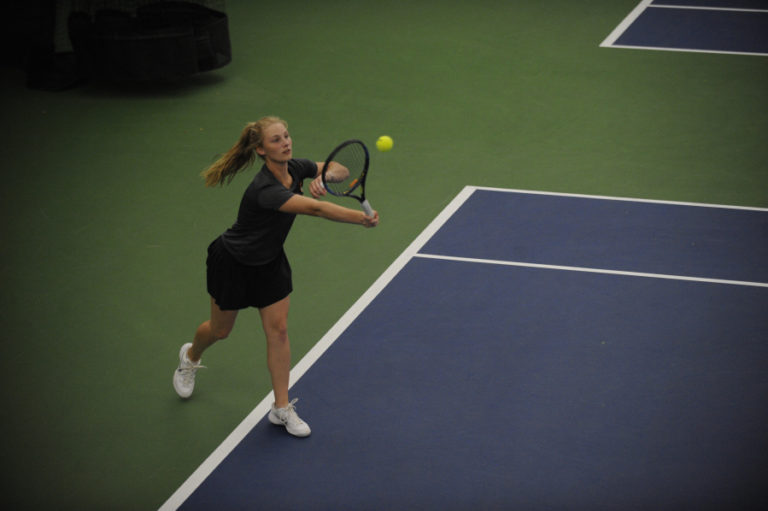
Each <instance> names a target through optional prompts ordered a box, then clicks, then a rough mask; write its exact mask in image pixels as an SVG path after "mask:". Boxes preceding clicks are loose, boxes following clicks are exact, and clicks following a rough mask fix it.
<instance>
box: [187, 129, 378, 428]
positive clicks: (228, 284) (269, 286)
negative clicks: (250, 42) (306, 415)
mask: <svg viewBox="0 0 768 511" xmlns="http://www.w3.org/2000/svg"><path fill="white" fill-rule="evenodd" d="M257 156H258V157H259V158H261V159H262V160H263V162H264V164H263V166H262V167H261V170H260V171H259V172H258V173H257V174H256V176H255V177H254V178H253V181H252V182H251V184H250V185H249V186H248V188H247V189H246V190H245V193H244V195H243V198H242V200H241V202H240V209H239V212H238V215H237V221H236V222H235V224H234V225H233V226H232V227H231V228H229V229H227V230H226V231H225V232H224V233H223V234H222V235H221V236H219V237H218V238H216V240H215V241H213V243H211V245H210V246H209V247H208V258H207V262H206V264H207V284H208V293H209V294H210V296H211V317H210V319H208V320H207V321H205V322H204V323H202V324H201V325H200V326H199V327H198V328H197V331H196V332H195V337H194V340H193V342H191V343H186V344H184V345H183V346H182V347H181V351H180V352H179V366H178V368H177V369H176V371H175V372H174V374H173V386H174V388H175V389H176V392H177V393H178V394H179V396H181V397H182V398H185V399H186V398H188V397H190V396H191V395H192V391H193V389H194V386H195V374H196V372H197V370H198V369H200V368H201V367H204V366H202V365H200V360H201V357H202V355H203V352H204V351H205V350H206V349H207V348H209V347H210V346H211V345H212V344H213V343H215V342H216V341H219V340H221V339H225V338H226V337H227V336H228V335H229V333H230V332H231V331H232V327H233V326H234V324H235V319H236V318H237V314H238V311H240V310H241V309H245V308H248V307H255V308H257V309H258V311H259V314H260V316H261V322H262V327H263V329H264V333H265V334H266V339H267V367H268V369H269V372H270V376H271V380H272V389H273V391H274V395H275V402H274V403H273V405H272V409H271V410H270V413H269V420H270V422H272V423H273V424H277V425H283V426H285V428H286V429H287V431H288V432H289V433H290V434H292V435H295V436H307V435H309V434H310V432H311V430H310V428H309V426H308V425H307V423H306V422H304V421H303V420H301V419H300V418H299V416H298V414H297V413H296V408H295V407H294V403H295V402H296V401H297V400H296V399H294V400H293V401H290V400H289V397H288V378H289V373H290V368H291V349H290V342H289V339H288V333H287V324H288V309H289V305H290V293H291V291H292V290H293V286H292V281H291V267H290V265H289V264H288V259H287V258H286V255H285V252H284V251H283V243H284V242H285V239H286V236H287V235H288V232H289V231H290V229H291V226H292V225H293V221H294V220H295V218H296V215H312V216H318V217H322V218H327V219H329V220H334V221H338V222H346V223H351V224H358V225H362V226H364V227H375V226H376V225H377V224H378V223H379V215H378V213H377V212H375V211H374V212H373V215H372V216H366V215H365V213H363V212H362V211H358V210H353V209H349V208H345V207H342V206H339V205H336V204H333V203H330V202H323V201H319V200H317V198H318V197H320V196H322V195H325V189H324V187H323V184H322V179H321V175H322V171H323V165H324V164H323V163H318V162H313V161H310V160H305V159H294V158H293V147H292V140H291V136H290V134H289V133H288V127H287V124H286V123H285V121H283V120H282V119H279V118H277V117H264V118H262V119H260V120H258V121H256V122H252V123H249V124H247V125H246V127H245V128H244V129H243V131H242V134H241V136H240V139H239V140H238V142H237V143H236V144H235V145H234V146H233V147H232V148H231V149H230V150H229V151H228V152H227V153H225V154H224V155H223V156H222V157H221V158H220V159H219V160H217V161H216V162H215V163H214V164H213V165H211V167H209V168H208V169H207V170H205V171H204V172H203V174H202V175H203V177H204V178H205V184H206V186H209V187H213V186H216V185H223V184H224V183H225V182H226V183H229V182H230V181H231V180H232V178H233V177H234V176H235V174H237V173H238V172H240V171H242V170H245V169H246V168H248V167H249V166H250V165H251V164H252V163H253V162H254V161H255V160H256V157H257ZM333 170H335V169H331V168H329V169H328V171H329V173H330V172H331V171H333ZM344 171H346V169H344V168H343V167H342V168H341V170H340V172H344ZM305 179H312V181H311V183H310V187H309V189H310V192H311V194H312V198H310V197H306V196H304V195H303V193H302V184H303V181H304V180H305Z"/></svg>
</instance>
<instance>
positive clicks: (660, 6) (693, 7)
mask: <svg viewBox="0 0 768 511" xmlns="http://www.w3.org/2000/svg"><path fill="white" fill-rule="evenodd" d="M648 7H650V8H651V9H688V10H692V11H732V12H768V9H739V8H736V7H704V6H696V5H675V4H653V5H649V6H648Z"/></svg>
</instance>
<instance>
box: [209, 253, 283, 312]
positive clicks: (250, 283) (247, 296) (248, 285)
mask: <svg viewBox="0 0 768 511" xmlns="http://www.w3.org/2000/svg"><path fill="white" fill-rule="evenodd" d="M206 266H207V280H208V294H210V295H211V296H212V297H213V299H214V300H215V301H216V305H218V306H219V308H220V309H221V310H239V309H245V308H248V307H257V308H262V307H266V306H268V305H272V304H273V303H276V302H279V301H280V300H282V299H283V298H285V297H286V296H288V295H289V294H291V291H293V281H292V279H291V265H290V264H288V258H287V257H286V255H285V252H284V251H283V250H281V251H280V255H278V256H277V257H276V258H275V259H274V260H272V261H270V262H269V263H267V264H263V265H259V266H249V265H246V264H242V263H240V262H239V261H238V260H237V259H235V258H234V257H232V254H230V253H229V251H228V250H227V249H226V248H225V247H224V243H223V242H222V241H221V238H216V240H215V241H214V242H213V243H211V244H210V245H209V246H208V259H207V261H206Z"/></svg>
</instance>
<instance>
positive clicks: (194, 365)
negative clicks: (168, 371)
mask: <svg viewBox="0 0 768 511" xmlns="http://www.w3.org/2000/svg"><path fill="white" fill-rule="evenodd" d="M191 347H192V343H191V342H188V343H187V344H185V345H184V346H182V347H181V351H179V367H178V368H177V369H176V371H174V372H173V388H174V389H176V393H177V394H178V395H179V396H181V397H183V398H184V399H186V398H188V397H189V396H191V395H192V391H193V390H195V373H196V372H197V370H198V369H203V368H205V366H203V365H200V361H197V362H192V361H191V360H189V357H187V351H188V350H189V348H191Z"/></svg>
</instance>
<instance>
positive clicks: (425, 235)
mask: <svg viewBox="0 0 768 511" xmlns="http://www.w3.org/2000/svg"><path fill="white" fill-rule="evenodd" d="M476 190H487V191H495V192H506V193H522V194H529V195H551V196H560V197H579V198H586V199H599V200H619V201H629V202H647V203H656V204H673V205H685V206H700V207H715V208H729V209H746V210H755V211H768V209H763V208H751V207H742V206H724V205H717V204H700V203H692V202H672V201H659V200H650V199H631V198H624V197H608V196H599V195H581V194H568V193H556V192H542V191H531V190H515V189H508V188H490V187H477V186H466V187H464V188H463V189H462V190H461V192H459V194H458V195H456V197H454V198H453V200H451V202H450V203H448V205H446V206H445V208H444V209H443V210H442V211H441V212H440V214H439V215H438V216H437V217H435V219H434V220H433V221H432V222H431V223H430V224H429V225H428V226H427V227H426V228H425V229H424V231H422V232H421V234H419V236H418V237H417V238H416V239H415V240H414V241H413V242H412V243H411V244H410V245H409V246H408V247H407V248H406V249H405V250H404V251H403V253H402V254H400V256H398V258H397V259H395V261H394V262H393V263H392V264H391V265H390V266H389V268H387V269H386V270H385V271H384V273H382V274H381V276H380V277H379V278H378V279H377V280H376V281H375V282H374V283H373V284H372V285H371V287H370V288H368V290H367V291H366V292H365V293H364V294H363V295H362V296H361V297H360V298H359V299H358V300H357V301H356V302H355V303H354V304H353V305H352V307H350V309H349V310H348V311H347V312H346V313H345V314H344V315H343V316H342V317H341V318H340V319H339V320H338V321H337V322H336V324H334V325H333V327H331V329H330V330H329V331H328V332H327V333H326V334H325V335H324V336H323V337H322V338H321V339H320V340H319V341H318V342H317V344H315V346H314V347H312V349H310V350H309V352H307V354H306V355H305V356H304V357H303V358H302V359H301V360H300V361H299V362H298V363H297V364H296V366H295V367H294V368H293V369H292V370H291V379H290V386H293V385H294V384H295V383H296V382H297V381H298V380H299V378H301V377H302V376H303V375H304V373H306V372H307V370H308V369H309V368H310V367H311V366H312V365H313V364H314V363H315V362H316V361H317V360H318V359H319V358H320V357H321V356H322V355H323V353H325V351H326V350H327V349H328V348H330V347H331V345H332V344H333V343H334V342H335V341H336V339H338V337H339V336H340V335H341V334H342V333H343V332H344V330H346V329H347V327H349V325H350V324H352V322H353V321H354V320H355V319H356V318H357V317H358V316H359V315H360V313H362V312H363V310H365V308H366V307H367V306H368V305H369V304H370V303H371V302H372V301H373V299H374V298H375V297H376V296H377V295H378V294H379V293H380V292H381V291H382V290H383V289H384V288H385V287H386V286H387V285H388V284H389V283H390V282H391V281H392V279H394V278H395V276H396V275H397V274H398V273H399V272H400V270H402V269H403V268H404V267H405V265H406V264H407V263H408V262H409V261H410V260H411V259H413V258H414V257H421V258H439V259H449V258H448V257H445V256H431V255H428V254H419V250H421V249H422V247H424V245H426V243H427V242H428V241H429V240H430V238H432V236H434V235H435V233H436V232H437V231H438V230H440V228H441V227H442V226H443V225H444V224H445V222H447V221H448V220H449V219H450V218H451V216H453V214H454V213H455V212H456V211H457V210H458V209H459V208H460V207H461V206H462V205H463V204H464V203H465V202H466V201H467V199H469V197H470V196H471V195H472V194H473V193H474V192H475V191H476ZM450 259H454V260H466V261H469V262H489V263H493V264H507V265H511V266H512V265H518V266H523V265H525V266H530V267H540V268H549V269H560V270H570V271H592V272H601V273H619V274H624V275H630V274H631V273H629V272H611V271H610V270H592V269H588V268H575V267H567V266H560V267H557V266H548V265H534V264H530V263H513V262H508V261H491V260H482V259H474V260H473V259H464V258H450ZM634 275H636V276H654V277H657V278H665V277H664V276H659V275H655V274H641V273H635V274H634ZM667 278H669V277H667ZM683 279H685V280H688V279H687V278H683ZM699 280H701V279H699ZM705 281H706V280H705ZM709 281H714V279H709ZM721 282H725V283H729V282H730V283H737V281H721ZM745 285H746V284H745ZM754 285H758V286H765V287H768V284H762V283H755V284H754ZM273 401H274V396H273V394H272V392H270V393H269V394H267V396H266V397H265V398H264V399H262V401H261V402H260V403H259V404H258V405H257V406H256V407H255V408H254V409H253V410H252V411H251V412H250V413H249V414H248V416H247V417H246V418H245V419H243V421H242V422H241V423H240V424H239V425H238V426H237V427H236V428H235V429H234V430H233V431H232V433H230V434H229V436H227V438H226V439H225V440H224V441H223V442H222V443H221V444H220V445H219V446H218V447H217V448H216V449H215V450H214V451H213V452H212V453H211V454H210V456H208V458H207V459H206V460H205V461H204V462H203V463H202V464H201V465H200V466H199V467H198V468H197V470H195V471H194V472H193V473H192V475H190V476H189V477H188V478H187V480H186V481H184V483H183V484H182V485H181V486H180V487H179V488H178V489H177V490H176V491H175V492H174V493H173V495H171V496H170V497H169V498H168V500H167V501H166V502H165V503H164V504H163V505H162V506H161V507H160V508H159V509H160V511H173V510H176V509H178V507H179V506H181V505H182V504H183V503H184V501H186V500H187V498H189V496H190V495H191V494H192V493H193V492H194V491H195V490H196V489H197V488H198V487H199V486H200V485H201V484H202V483H203V481H205V479H206V478H207V477H208V476H209V475H210V474H211V473H212V472H213V471H214V470H215V469H216V467H217V466H218V465H219V464H220V463H221V462H222V461H223V460H224V458H226V457H227V456H228V455H229V453H231V452H232V451H233V450H234V449H235V447H237V445H238V444H239V443H240V442H241V441H242V440H243V438H245V437H246V435H247V434H248V433H249V432H250V431H251V430H252V429H253V428H254V427H255V426H256V424H258V423H259V421H261V420H262V419H263V418H264V416H265V415H266V414H267V413H269V408H270V406H271V405H272V402H273Z"/></svg>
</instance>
